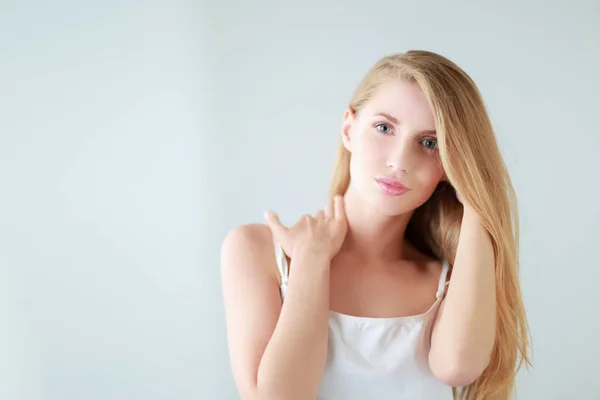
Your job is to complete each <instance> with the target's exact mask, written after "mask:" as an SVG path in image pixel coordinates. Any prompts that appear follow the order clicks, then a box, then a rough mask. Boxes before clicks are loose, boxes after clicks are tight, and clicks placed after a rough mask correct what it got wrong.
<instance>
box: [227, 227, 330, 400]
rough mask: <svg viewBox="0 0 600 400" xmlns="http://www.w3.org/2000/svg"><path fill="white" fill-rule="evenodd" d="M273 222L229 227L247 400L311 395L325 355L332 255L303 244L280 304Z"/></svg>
mask: <svg viewBox="0 0 600 400" xmlns="http://www.w3.org/2000/svg"><path fill="white" fill-rule="evenodd" d="M269 242H270V243H272V234H271V230H270V228H269V227H268V226H265V225H259V224H256V225H247V226H242V227H239V228H237V229H234V230H232V231H231V232H230V233H229V235H228V236H227V238H226V239H225V241H224V243H223V246H222V253H221V259H222V261H221V263H222V264H221V265H222V279H223V294H224V300H225V308H226V319H227V332H228V343H229V354H230V361H231V368H232V372H233V376H234V379H235V381H236V384H237V387H238V390H239V392H240V395H241V397H242V399H244V400H248V399H251V400H281V399H286V400H288V399H289V400H294V399H299V400H308V399H311V400H313V399H315V398H316V397H317V393H318V390H319V385H320V382H321V379H322V375H323V370H324V368H325V361H326V355H327V340H328V333H329V329H328V316H329V266H330V259H329V258H328V257H326V256H325V257H324V256H323V255H321V253H317V252H313V251H311V250H309V249H299V250H297V251H295V252H294V254H295V256H294V258H293V259H292V262H291V266H290V271H293V272H291V273H290V277H289V282H288V289H287V293H286V297H285V302H284V303H283V306H282V305H281V297H280V294H279V281H278V279H279V278H278V276H277V274H278V270H277V266H276V264H275V263H276V261H275V253H274V250H273V246H272V245H271V244H270V243H269Z"/></svg>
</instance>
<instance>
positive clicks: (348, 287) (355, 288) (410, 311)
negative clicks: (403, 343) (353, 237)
mask: <svg viewBox="0 0 600 400" xmlns="http://www.w3.org/2000/svg"><path fill="white" fill-rule="evenodd" d="M330 279H331V280H330V308H331V309H332V310H333V311H336V312H340V313H344V314H348V315H356V316H368V317H378V318H386V317H400V316H410V315H418V314H421V313H424V312H426V311H427V310H428V309H429V308H430V307H431V305H432V304H433V303H434V302H435V292H436V289H437V277H436V276H435V274H432V273H431V272H430V271H423V270H404V271H401V270H399V269H394V268H368V267H364V268H356V267H352V266H335V267H333V266H332V270H331V278H330Z"/></svg>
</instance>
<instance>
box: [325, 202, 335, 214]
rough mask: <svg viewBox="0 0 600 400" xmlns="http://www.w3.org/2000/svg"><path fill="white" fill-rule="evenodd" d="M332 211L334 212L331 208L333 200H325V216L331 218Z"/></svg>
mask: <svg viewBox="0 0 600 400" xmlns="http://www.w3.org/2000/svg"><path fill="white" fill-rule="evenodd" d="M333 213H334V210H333V200H329V201H328V202H327V207H325V216H326V217H327V218H333Z"/></svg>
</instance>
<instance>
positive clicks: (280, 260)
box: [273, 235, 289, 299]
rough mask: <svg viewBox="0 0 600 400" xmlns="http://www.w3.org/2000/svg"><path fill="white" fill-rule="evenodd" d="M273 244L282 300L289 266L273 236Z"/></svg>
mask: <svg viewBox="0 0 600 400" xmlns="http://www.w3.org/2000/svg"><path fill="white" fill-rule="evenodd" d="M273 244H274V247H275V258H276V260H277V269H278V270H279V275H280V276H281V285H280V292H281V298H282V299H283V298H284V297H285V292H286V289H287V283H288V279H289V265H288V261H287V257H286V256H285V253H284V251H283V248H282V247H281V244H279V241H278V240H277V238H275V235H273Z"/></svg>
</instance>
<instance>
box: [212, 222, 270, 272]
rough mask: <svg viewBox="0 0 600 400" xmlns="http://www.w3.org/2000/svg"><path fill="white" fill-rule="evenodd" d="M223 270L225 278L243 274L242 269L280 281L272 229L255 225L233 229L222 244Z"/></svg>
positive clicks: (262, 225) (264, 225) (263, 225)
mask: <svg viewBox="0 0 600 400" xmlns="http://www.w3.org/2000/svg"><path fill="white" fill-rule="evenodd" d="M221 269H222V273H223V274H224V276H225V275H227V274H229V273H234V274H235V273H240V272H242V273H243V272H244V271H241V270H242V269H252V270H254V271H253V272H255V273H265V274H268V275H269V276H271V277H272V278H273V279H274V280H275V281H278V277H277V273H278V272H277V271H278V270H277V264H276V260H275V248H274V244H273V236H272V232H271V228H269V226H268V225H266V224H259V223H255V224H245V225H239V226H236V227H235V228H233V229H231V230H230V231H229V232H228V233H227V235H226V236H225V239H224V240H223V243H222V244H221ZM245 272H252V271H245Z"/></svg>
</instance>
